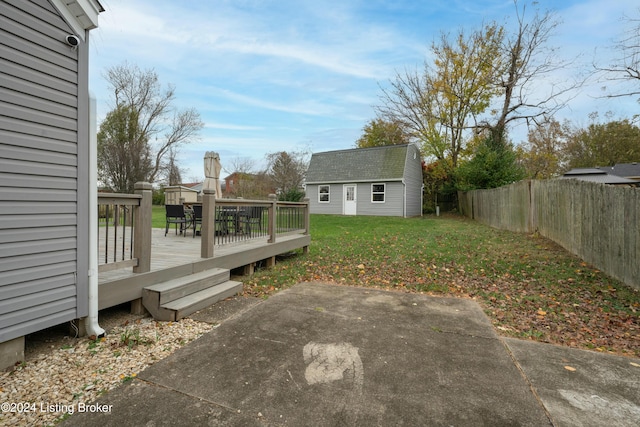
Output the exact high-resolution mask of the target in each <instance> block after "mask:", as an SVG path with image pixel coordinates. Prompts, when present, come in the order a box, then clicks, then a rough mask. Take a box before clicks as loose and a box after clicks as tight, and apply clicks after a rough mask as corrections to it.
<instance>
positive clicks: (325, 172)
mask: <svg viewBox="0 0 640 427" xmlns="http://www.w3.org/2000/svg"><path fill="white" fill-rule="evenodd" d="M409 145H410V144H404V145H389V146H385V147H372V148H353V149H350V150H337V151H326V152H323V153H314V154H313V155H312V156H311V161H310V162H309V169H308V170H307V178H306V183H307V184H326V183H332V182H336V183H338V182H364V181H367V182H372V181H400V180H402V178H403V176H404V168H405V162H406V157H407V149H408V147H409Z"/></svg>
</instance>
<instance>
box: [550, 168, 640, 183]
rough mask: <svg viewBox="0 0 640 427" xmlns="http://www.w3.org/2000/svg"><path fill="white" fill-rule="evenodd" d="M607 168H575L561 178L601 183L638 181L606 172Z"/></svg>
mask: <svg viewBox="0 0 640 427" xmlns="http://www.w3.org/2000/svg"><path fill="white" fill-rule="evenodd" d="M606 169H608V168H575V169H571V170H570V171H568V172H566V173H565V174H564V175H563V176H561V177H560V178H561V179H579V180H581V181H591V182H598V183H601V184H614V185H616V184H630V185H634V184H637V183H638V181H634V180H632V179H627V178H624V177H621V176H617V175H613V174H611V173H607V170H606Z"/></svg>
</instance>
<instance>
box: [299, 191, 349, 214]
mask: <svg viewBox="0 0 640 427" xmlns="http://www.w3.org/2000/svg"><path fill="white" fill-rule="evenodd" d="M328 185H330V189H329V191H330V193H329V203H318V187H319V185H316V184H310V185H307V188H306V195H307V197H308V198H309V212H311V213H312V214H330V215H342V195H343V187H342V184H328Z"/></svg>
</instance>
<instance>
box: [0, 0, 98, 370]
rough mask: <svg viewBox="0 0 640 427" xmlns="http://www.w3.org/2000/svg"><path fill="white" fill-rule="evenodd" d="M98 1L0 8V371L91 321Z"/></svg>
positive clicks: (40, 0)
mask: <svg viewBox="0 0 640 427" xmlns="http://www.w3.org/2000/svg"><path fill="white" fill-rule="evenodd" d="M103 11H104V9H103V8H102V6H101V5H100V3H99V2H98V1H97V0H31V1H15V0H14V1H2V2H0V38H1V39H2V43H0V58H1V59H0V72H1V73H2V79H0V111H2V113H1V114H0V176H1V180H0V368H2V367H5V366H7V365H8V364H12V362H13V361H14V360H15V358H18V359H19V358H20V355H21V354H22V355H23V354H24V336H25V335H26V334H29V333H32V332H36V331H39V330H41V329H45V328H47V327H51V326H54V325H58V324H61V323H64V322H67V321H70V320H74V319H79V318H83V317H86V316H87V315H88V311H89V301H88V299H89V295H88V293H89V275H90V271H89V259H88V253H89V246H90V245H89V237H88V236H89V216H90V215H89V209H90V206H89V203H90V197H89V192H90V188H97V182H90V165H91V162H90V141H92V138H93V141H94V142H95V135H94V134H95V129H92V126H91V120H90V111H91V103H90V100H89V72H88V70H89V30H91V29H92V28H95V27H97V25H98V14H99V13H100V12H103Z"/></svg>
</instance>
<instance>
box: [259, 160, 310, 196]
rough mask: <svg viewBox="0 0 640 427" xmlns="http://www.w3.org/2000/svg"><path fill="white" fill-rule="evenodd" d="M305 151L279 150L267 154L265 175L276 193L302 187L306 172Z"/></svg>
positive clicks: (283, 192) (284, 192)
mask: <svg viewBox="0 0 640 427" xmlns="http://www.w3.org/2000/svg"><path fill="white" fill-rule="evenodd" d="M307 157H308V156H307V153H303V152H291V153H289V152H286V151H279V152H275V153H269V154H267V163H268V165H269V167H268V169H267V176H268V177H269V178H270V180H271V182H272V184H273V185H274V186H275V187H276V189H277V192H278V194H286V193H288V192H290V191H292V190H297V189H299V188H301V187H302V182H303V181H304V177H305V174H306V173H307V167H308V161H307Z"/></svg>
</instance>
